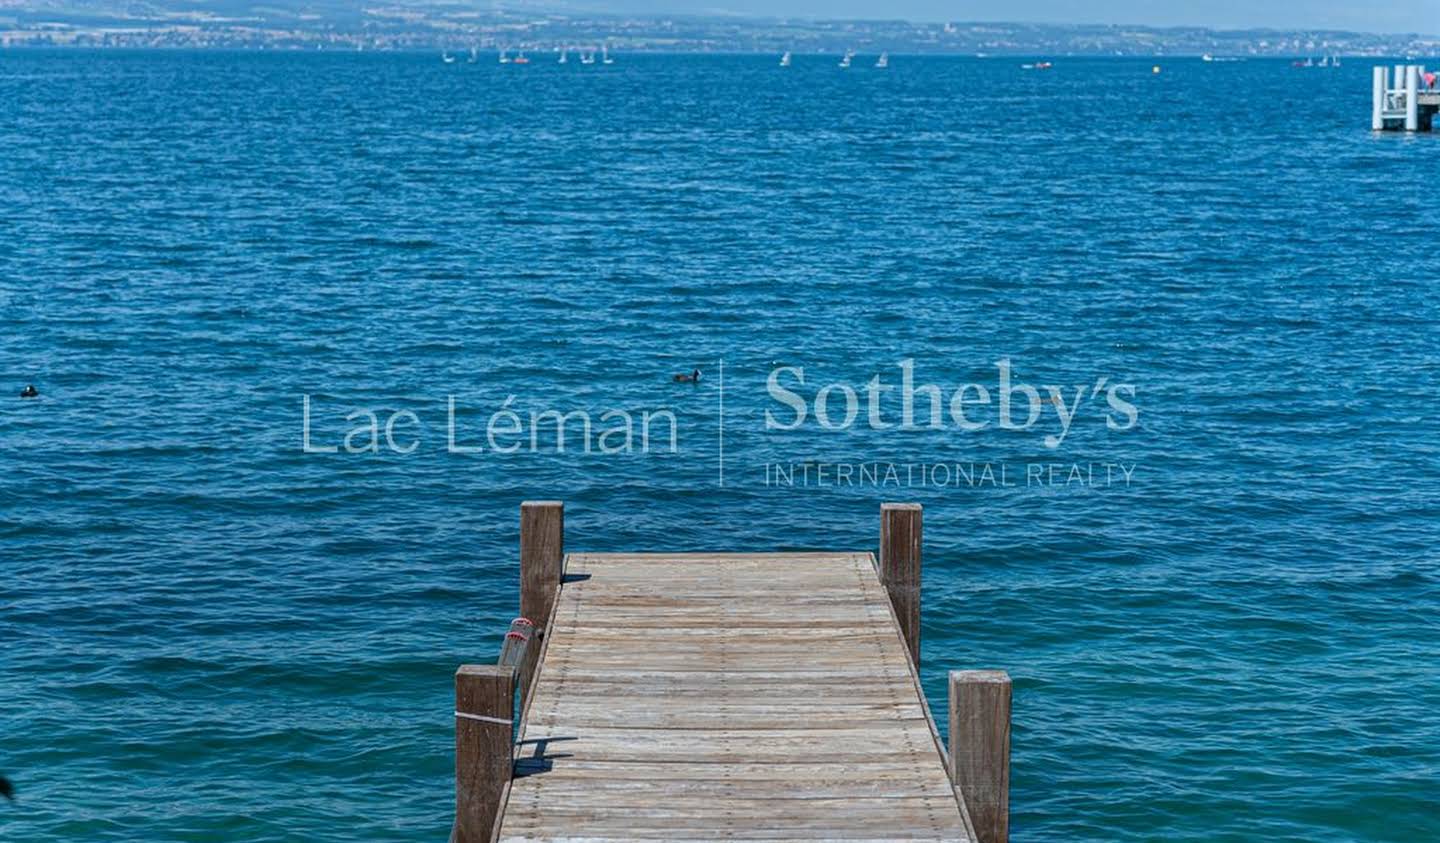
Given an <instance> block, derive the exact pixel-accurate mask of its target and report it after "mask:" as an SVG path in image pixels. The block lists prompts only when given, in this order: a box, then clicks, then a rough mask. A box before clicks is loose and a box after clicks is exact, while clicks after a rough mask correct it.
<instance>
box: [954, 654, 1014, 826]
mask: <svg viewBox="0 0 1440 843" xmlns="http://www.w3.org/2000/svg"><path fill="white" fill-rule="evenodd" d="M950 778H951V779H952V780H953V781H954V782H955V786H956V787H958V788H959V789H960V792H961V794H963V795H964V798H965V806H966V807H967V808H968V809H969V810H970V818H971V820H973V821H974V823H975V833H976V835H977V836H978V837H979V838H980V843H1006V841H1007V840H1008V839H1009V837H1010V676H1009V674H1007V673H1006V672H1005V671H1003V670H952V671H951V672H950Z"/></svg>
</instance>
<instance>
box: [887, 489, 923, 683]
mask: <svg viewBox="0 0 1440 843" xmlns="http://www.w3.org/2000/svg"><path fill="white" fill-rule="evenodd" d="M923 514H924V513H923V510H922V509H921V507H920V504H918V503H882V504H880V559H879V563H880V583H881V584H882V585H884V586H885V591H886V592H887V593H888V594H889V595H890V605H891V606H893V607H894V608H895V618H896V619H897V620H898V621H899V622H900V632H901V634H902V635H904V636H905V644H906V646H908V647H909V649H910V659H911V661H913V662H914V663H915V669H916V670H919V669H920V556H921V549H922V545H923V535H922V530H921V521H922V516H923Z"/></svg>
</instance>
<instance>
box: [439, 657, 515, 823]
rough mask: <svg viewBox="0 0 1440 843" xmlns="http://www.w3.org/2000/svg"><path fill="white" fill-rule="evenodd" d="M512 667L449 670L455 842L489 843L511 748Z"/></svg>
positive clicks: (508, 778) (509, 769)
mask: <svg viewBox="0 0 1440 843" xmlns="http://www.w3.org/2000/svg"><path fill="white" fill-rule="evenodd" d="M514 717H515V668H513V667H506V666H502V665H494V664H486V665H478V664H467V665H461V666H460V669H459V670H457V671H455V826H454V829H453V832H452V834H451V839H452V840H453V841H455V843H490V839H491V837H492V835H493V833H494V829H495V818H496V817H497V816H499V814H500V799H501V797H503V796H504V793H505V785H506V784H507V783H508V782H509V781H510V771H511V765H512V760H511V753H512V751H513V749H514V742H515V735H514V728H515V727H514Z"/></svg>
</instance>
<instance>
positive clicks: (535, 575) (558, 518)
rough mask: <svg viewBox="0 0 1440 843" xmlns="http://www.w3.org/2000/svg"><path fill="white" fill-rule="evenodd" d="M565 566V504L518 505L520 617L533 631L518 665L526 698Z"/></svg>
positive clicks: (543, 502)
mask: <svg viewBox="0 0 1440 843" xmlns="http://www.w3.org/2000/svg"><path fill="white" fill-rule="evenodd" d="M564 566H565V504H563V503H561V502H560V501H525V502H524V503H521V504H520V615H521V617H524V618H526V619H527V620H529V621H530V622H531V623H533V624H535V632H534V634H533V635H532V638H531V641H530V642H529V644H528V646H527V647H526V650H525V655H524V658H523V659H522V660H521V662H520V685H521V693H522V694H524V695H526V696H528V695H529V693H530V687H531V683H532V680H533V677H534V675H535V666H536V664H537V663H538V662H539V660H540V652H541V650H542V649H543V646H544V640H545V636H546V634H547V633H548V632H549V630H548V629H546V622H547V621H548V619H549V618H550V612H551V609H552V608H553V606H554V604H555V597H556V595H557V594H558V593H559V590H560V577H561V574H562V572H563V570H564Z"/></svg>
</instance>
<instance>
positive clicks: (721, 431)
mask: <svg viewBox="0 0 1440 843" xmlns="http://www.w3.org/2000/svg"><path fill="white" fill-rule="evenodd" d="M718 368H719V370H720V412H719V425H718V432H717V434H716V437H717V440H718V443H717V444H718V445H719V449H720V460H719V462H720V486H721V488H724V486H725V358H723V357H722V358H720V360H719V361H718Z"/></svg>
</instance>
